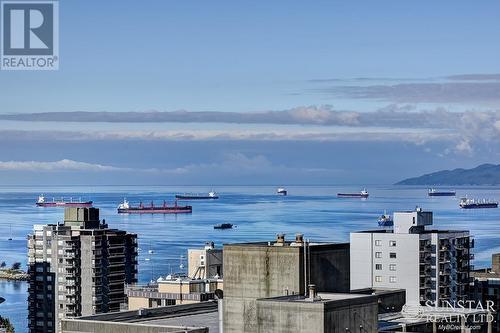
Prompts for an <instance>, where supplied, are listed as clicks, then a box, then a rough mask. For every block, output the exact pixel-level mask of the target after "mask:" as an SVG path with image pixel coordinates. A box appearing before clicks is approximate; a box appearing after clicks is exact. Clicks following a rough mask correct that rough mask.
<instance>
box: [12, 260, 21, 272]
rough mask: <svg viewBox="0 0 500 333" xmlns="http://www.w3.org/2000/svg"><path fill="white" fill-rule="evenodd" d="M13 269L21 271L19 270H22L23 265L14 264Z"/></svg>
mask: <svg viewBox="0 0 500 333" xmlns="http://www.w3.org/2000/svg"><path fill="white" fill-rule="evenodd" d="M12 269H13V270H16V271H17V270H19V269H21V263H20V262H15V263H13V264H12Z"/></svg>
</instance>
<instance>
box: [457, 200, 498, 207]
mask: <svg viewBox="0 0 500 333" xmlns="http://www.w3.org/2000/svg"><path fill="white" fill-rule="evenodd" d="M497 207H498V201H490V200H486V199H482V200H477V199H467V198H461V199H460V208H464V209H473V208H497Z"/></svg>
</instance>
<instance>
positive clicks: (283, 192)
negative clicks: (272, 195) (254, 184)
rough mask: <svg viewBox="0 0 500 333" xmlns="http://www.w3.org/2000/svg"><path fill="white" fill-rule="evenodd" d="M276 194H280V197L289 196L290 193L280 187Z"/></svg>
mask: <svg viewBox="0 0 500 333" xmlns="http://www.w3.org/2000/svg"><path fill="white" fill-rule="evenodd" d="M276 193H278V194H280V195H287V194H288V191H287V190H286V189H284V188H283V187H280V188H278V189H277V190H276Z"/></svg>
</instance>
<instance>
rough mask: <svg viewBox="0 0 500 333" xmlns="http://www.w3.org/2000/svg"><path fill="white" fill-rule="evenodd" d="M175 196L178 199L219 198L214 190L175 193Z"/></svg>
mask: <svg viewBox="0 0 500 333" xmlns="http://www.w3.org/2000/svg"><path fill="white" fill-rule="evenodd" d="M175 198H176V199H178V200H210V199H219V196H218V195H217V193H215V192H214V191H211V192H208V194H197V193H194V194H193V193H187V194H176V195H175Z"/></svg>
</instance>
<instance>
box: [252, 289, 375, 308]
mask: <svg viewBox="0 0 500 333" xmlns="http://www.w3.org/2000/svg"><path fill="white" fill-rule="evenodd" d="M317 296H318V297H317V298H316V299H314V300H312V299H310V298H309V297H305V296H303V295H288V296H278V297H270V298H260V299H258V300H257V301H260V302H292V303H307V304H328V305H331V306H333V307H335V306H344V305H357V304H366V303H370V302H376V301H377V299H378V298H377V297H376V296H375V295H367V294H352V293H325V292H318V293H317Z"/></svg>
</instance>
